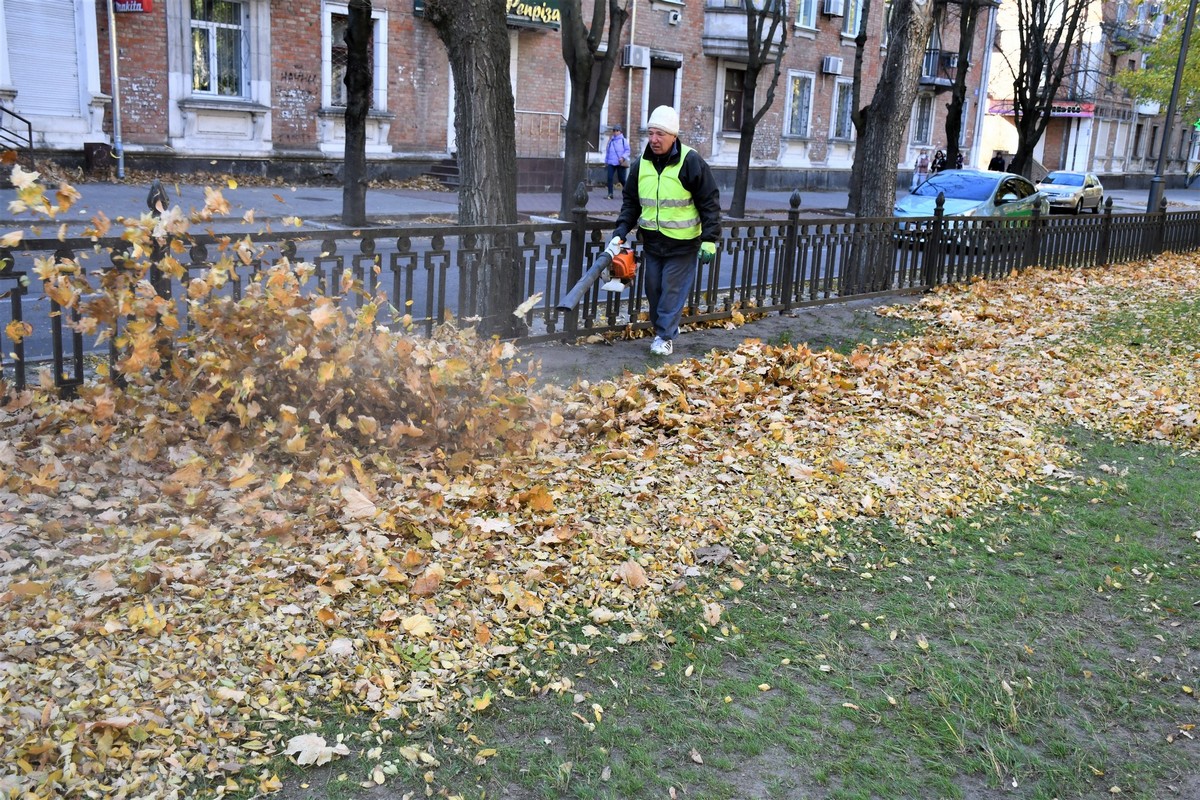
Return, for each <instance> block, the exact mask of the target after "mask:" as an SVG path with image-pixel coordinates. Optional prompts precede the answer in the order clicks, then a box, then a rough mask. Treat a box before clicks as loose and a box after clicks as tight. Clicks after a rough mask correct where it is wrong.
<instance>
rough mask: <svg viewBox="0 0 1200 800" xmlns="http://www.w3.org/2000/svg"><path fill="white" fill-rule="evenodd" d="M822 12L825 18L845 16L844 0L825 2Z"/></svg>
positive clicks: (827, 0)
mask: <svg viewBox="0 0 1200 800" xmlns="http://www.w3.org/2000/svg"><path fill="white" fill-rule="evenodd" d="M824 11H825V16H827V17H844V16H846V0H825V6H824Z"/></svg>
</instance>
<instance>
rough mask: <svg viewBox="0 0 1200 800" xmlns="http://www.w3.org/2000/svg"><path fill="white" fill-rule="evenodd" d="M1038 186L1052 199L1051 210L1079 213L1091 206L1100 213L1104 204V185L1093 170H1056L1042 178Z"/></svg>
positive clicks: (1096, 212) (1093, 210)
mask: <svg viewBox="0 0 1200 800" xmlns="http://www.w3.org/2000/svg"><path fill="white" fill-rule="evenodd" d="M1037 188H1038V189H1039V190H1041V192H1042V194H1044V195H1046V197H1048V198H1049V199H1050V209H1051V210H1054V209H1059V210H1063V211H1070V212H1071V213H1072V214H1078V213H1079V212H1080V211H1083V210H1084V209H1085V208H1090V209H1091V210H1092V213H1093V214H1099V213H1100V208H1101V207H1102V206H1103V205H1104V186H1103V185H1102V184H1101V183H1100V179H1099V178H1097V177H1096V175H1095V173H1092V172H1068V171H1066V170H1055V171H1054V172H1051V173H1050V174H1049V175H1047V176H1046V177H1045V178H1042V182H1041V183H1039V184H1038V187H1037Z"/></svg>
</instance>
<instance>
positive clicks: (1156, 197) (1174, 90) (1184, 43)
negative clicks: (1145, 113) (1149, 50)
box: [1146, 0, 1196, 214]
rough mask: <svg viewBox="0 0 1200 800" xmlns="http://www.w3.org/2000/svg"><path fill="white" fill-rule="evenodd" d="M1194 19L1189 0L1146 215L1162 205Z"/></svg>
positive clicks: (1194, 0) (1193, 3)
mask: <svg viewBox="0 0 1200 800" xmlns="http://www.w3.org/2000/svg"><path fill="white" fill-rule="evenodd" d="M1195 18H1196V0H1189V2H1188V10H1187V17H1185V18H1184V21H1183V39H1182V40H1181V41H1180V42H1179V60H1178V61H1177V62H1176V63H1175V85H1174V86H1172V87H1171V102H1169V103H1167V118H1166V119H1165V120H1164V121H1163V132H1164V133H1163V140H1162V142H1161V143H1160V144H1159V146H1158V166H1157V167H1155V169H1154V177H1153V178H1151V179H1150V198H1149V199H1148V200H1147V201H1146V213H1147V214H1154V213H1156V212H1157V211H1158V209H1159V207H1160V206H1161V205H1162V199H1163V170H1164V169H1166V166H1167V142H1168V141H1170V138H1171V124H1172V123H1174V122H1175V106H1176V105H1177V104H1178V103H1179V86H1180V84H1181V83H1182V82H1183V68H1184V67H1185V66H1186V65H1187V52H1188V41H1189V40H1190V39H1191V38H1192V22H1193V21H1194V20H1195Z"/></svg>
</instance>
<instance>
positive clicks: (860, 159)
mask: <svg viewBox="0 0 1200 800" xmlns="http://www.w3.org/2000/svg"><path fill="white" fill-rule="evenodd" d="M933 9H934V0H895V3H894V5H893V9H892V28H891V31H890V35H889V36H888V49H887V56H886V58H885V59H884V62H883V70H882V72H881V73H880V77H879V83H877V84H876V85H875V95H874V97H872V98H871V103H870V105H868V106H867V107H866V108H864V109H862V112H861V116H860V117H859V118H858V119H856V120H855V127H856V129H857V131H858V142H857V143H856V144H855V147H854V167H853V171H852V173H851V181H852V182H851V193H850V205H851V209H852V213H853V214H854V215H855V216H857V217H890V216H892V209H893V207H894V206H895V205H896V170H897V164H898V163H899V160H900V150H901V148H902V147H903V146H904V139H905V134H906V131H907V130H908V120H909V118H910V117H911V116H912V106H913V100H914V99H915V98H916V95H917V81H918V79H919V78H920V77H921V61H922V59H923V58H924V57H925V46H926V44H927V43H928V42H929V32H930V30H932V28H933ZM864 28H865V25H864ZM861 36H862V34H860V37H861ZM859 49H860V50H861V49H862V48H861V44H860V47H859ZM857 69H858V67H857V63H856V71H857ZM860 121H861V124H860ZM891 267H892V264H891V259H884V258H880V257H879V254H877V253H875V252H873V251H871V250H869V249H868V248H866V247H865V246H861V245H860V246H858V247H856V248H855V249H854V252H853V253H852V254H851V258H850V259H849V260H848V262H847V274H846V275H845V276H844V277H843V288H842V291H843V293H858V292H862V291H872V290H878V289H884V288H887V287H886V284H887V282H888V280H889V278H890V276H891Z"/></svg>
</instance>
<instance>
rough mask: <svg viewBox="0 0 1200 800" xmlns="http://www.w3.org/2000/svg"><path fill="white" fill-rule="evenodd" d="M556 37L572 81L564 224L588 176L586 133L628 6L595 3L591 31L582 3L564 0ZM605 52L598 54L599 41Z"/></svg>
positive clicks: (592, 125)
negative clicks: (578, 187) (584, 16)
mask: <svg viewBox="0 0 1200 800" xmlns="http://www.w3.org/2000/svg"><path fill="white" fill-rule="evenodd" d="M559 10H560V13H561V15H562V23H561V31H560V35H561V37H562V54H563V61H564V62H566V65H567V76H568V78H569V80H570V81H571V102H570V109H569V110H568V112H567V129H566V142H565V152H564V163H563V183H562V195H561V201H560V204H559V217H560V219H568V218H569V216H570V214H571V208H572V207H573V206H574V200H573V197H574V195H575V188H576V187H577V186H578V185H579V183H580V182H581V181H583V180H584V178H585V177H586V174H587V154H588V151H589V150H590V149H591V143H590V142H589V141H588V140H589V138H590V132H591V131H595V130H597V129H599V127H600V109H601V108H602V107H603V106H604V98H605V97H606V96H607V95H608V86H609V83H610V81H611V80H612V72H613V68H614V67H615V65H616V60H617V52H618V50H619V44H620V41H621V30H622V28H624V26H625V20H627V19H629V10H628V0H626V4H625V5H622V4H621V3H620V2H619V0H597V1H596V3H595V4H594V5H593V6H592V20H591V24H590V25H584V22H583V8H582V3H581V0H563V3H562V5H561V6H560V9H559ZM606 19H607V20H608V32H607V35H606V38H605V39H603V41H605V42H606V43H607V44H606V49H605V51H604V53H603V54H602V55H598V53H599V51H600V44H601V41H602V39H601V36H602V35H604V34H605V28H604V26H605V20H606Z"/></svg>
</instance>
